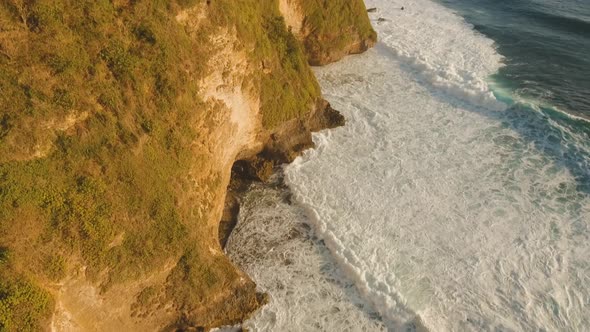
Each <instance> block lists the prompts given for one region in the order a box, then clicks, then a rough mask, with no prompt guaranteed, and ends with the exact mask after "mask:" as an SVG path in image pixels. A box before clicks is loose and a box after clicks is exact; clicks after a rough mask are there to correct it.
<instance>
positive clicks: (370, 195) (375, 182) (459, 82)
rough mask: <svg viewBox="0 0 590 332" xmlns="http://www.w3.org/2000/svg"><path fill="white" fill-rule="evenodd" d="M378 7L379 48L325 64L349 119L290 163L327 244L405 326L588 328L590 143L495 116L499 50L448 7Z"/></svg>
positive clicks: (529, 116) (517, 113) (553, 127)
mask: <svg viewBox="0 0 590 332" xmlns="http://www.w3.org/2000/svg"><path fill="white" fill-rule="evenodd" d="M367 5H368V6H369V7H377V8H379V11H378V12H377V14H375V16H374V18H378V17H383V18H386V19H387V20H388V21H385V22H381V23H380V24H376V28H377V29H378V32H379V35H380V36H381V43H380V44H379V45H378V46H377V47H376V49H375V50H371V51H369V52H368V53H367V54H364V55H361V56H357V57H353V58H349V59H347V60H345V61H344V62H343V63H339V64H335V65H331V66H328V67H326V68H321V69H318V70H317V74H318V76H319V79H320V83H321V85H322V87H323V89H324V92H325V95H326V98H327V99H328V100H329V101H330V102H331V103H332V104H333V105H334V106H335V108H337V109H339V110H340V111H342V112H343V113H344V114H345V116H346V117H347V118H348V123H347V126H345V127H343V128H339V129H336V130H334V131H331V132H327V133H321V134H318V135H316V136H315V138H314V139H315V141H316V143H317V145H318V148H317V149H316V150H310V151H308V152H307V153H306V154H305V155H304V156H303V157H302V158H299V159H297V160H296V161H295V162H294V163H293V164H292V165H289V166H287V167H286V170H285V172H286V180H287V183H288V184H289V186H290V187H291V188H292V190H293V192H294V195H295V197H296V199H297V201H298V202H300V203H301V204H302V205H303V206H305V207H306V208H307V209H308V215H310V216H311V218H310V222H312V224H313V225H314V230H315V232H316V233H317V235H318V236H319V237H320V238H322V239H323V240H324V241H325V243H326V246H327V247H328V248H329V249H330V251H331V253H332V255H333V257H334V259H335V261H337V262H338V264H339V265H340V266H341V268H342V270H343V271H345V272H346V273H347V275H348V277H349V279H350V280H351V281H353V282H354V284H355V285H356V287H357V289H358V290H359V293H360V294H361V295H362V296H363V297H364V298H365V300H366V301H367V302H368V303H370V304H371V305H372V306H373V307H374V309H375V310H377V311H378V312H379V313H380V314H381V315H382V317H383V318H384V320H385V322H386V323H387V324H388V325H389V327H390V328H392V329H394V330H395V329H397V328H399V327H400V326H408V324H416V325H420V324H423V325H424V326H426V327H427V328H429V329H430V330H433V331H447V330H448V331H464V330H468V331H472V330H495V329H498V330H508V331H510V330H514V331H521V330H526V331H529V330H530V331H532V330H542V329H545V330H584V329H586V328H588V327H589V326H590V321H589V319H590V309H589V308H590V307H589V304H590V289H589V288H588V287H589V286H588V285H589V281H590V280H589V279H590V277H589V275H590V264H589V263H588V262H587V260H586V258H587V257H589V255H590V242H589V241H588V238H589V235H590V231H589V229H588V223H589V222H590V199H589V196H588V194H589V193H588V183H587V181H588V179H589V174H588V165H589V161H588V155H587V154H586V153H585V152H584V151H587V146H586V142H584V141H582V140H581V139H582V137H579V136H576V135H574V134H573V133H571V132H568V128H563V127H560V126H559V125H558V124H557V123H553V122H552V121H549V120H548V119H546V117H544V116H543V115H542V114H539V113H535V112H532V111H526V110H524V109H515V108H511V109H508V110H505V111H502V112H498V111H496V110H497V109H500V108H499V107H498V108H497V107H495V106H494V105H497V104H496V101H495V99H494V98H493V96H491V95H490V93H489V88H488V87H487V85H486V83H485V78H486V77H487V76H488V75H489V74H492V73H493V72H494V71H495V70H497V69H498V68H499V66H500V61H501V57H500V56H498V55H497V54H496V53H495V50H494V48H493V45H492V43H491V42H490V41H488V40H486V39H485V38H484V37H482V36H480V35H478V34H476V33H474V32H472V31H471V30H470V27H469V26H468V25H466V24H465V23H464V22H463V21H462V20H461V19H460V18H458V17H456V16H455V15H454V14H452V13H451V12H449V11H448V10H446V9H444V8H443V7H440V6H438V5H435V4H432V3H430V2H427V1H413V2H412V3H410V4H408V3H405V4H402V3H401V2H399V1H385V0H381V1H378V0H373V1H367ZM402 5H404V6H405V10H404V11H401V10H400V9H399V8H400V7H401V6H402ZM405 16H409V17H405ZM435 23H436V24H435ZM408 68H410V70H408ZM433 87H434V88H436V89H433ZM415 316H417V317H419V321H420V322H421V323H415V321H416V318H415ZM412 321H414V323H412Z"/></svg>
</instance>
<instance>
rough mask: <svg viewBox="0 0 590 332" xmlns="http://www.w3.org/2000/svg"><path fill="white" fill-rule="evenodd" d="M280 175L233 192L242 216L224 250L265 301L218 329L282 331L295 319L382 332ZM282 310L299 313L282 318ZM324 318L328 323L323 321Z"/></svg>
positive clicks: (315, 326) (280, 169) (280, 172)
mask: <svg viewBox="0 0 590 332" xmlns="http://www.w3.org/2000/svg"><path fill="white" fill-rule="evenodd" d="M283 172H284V171H283V167H282V166H277V167H275V168H274V172H273V174H272V176H271V177H270V178H269V179H268V180H267V181H264V182H263V181H246V182H247V183H248V184H247V185H245V184H244V182H242V184H243V185H244V187H242V189H245V190H243V191H240V192H238V193H234V194H236V195H237V197H235V198H236V199H237V200H238V201H239V202H240V205H241V212H240V213H241V214H242V215H240V216H239V222H238V224H237V225H236V227H235V228H234V229H233V231H232V234H231V237H230V239H229V241H228V243H227V246H226V248H225V250H224V252H225V254H226V255H227V256H228V257H229V258H230V260H231V261H232V263H233V264H236V266H237V267H238V268H239V269H240V270H242V271H244V272H245V273H246V274H247V275H248V276H249V277H250V278H252V280H253V281H254V282H255V283H256V285H257V290H258V291H260V292H264V294H265V296H267V299H268V302H267V303H265V304H264V306H262V307H261V308H260V309H259V310H257V311H255V312H254V313H253V315H252V316H251V317H249V318H248V319H246V320H244V321H243V322H241V323H240V324H239V325H235V326H233V327H222V328H220V329H219V330H217V331H241V329H245V330H250V329H253V330H257V329H258V328H260V329H261V330H269V329H270V330H274V329H277V330H283V329H285V328H287V329H288V327H289V326H291V325H292V324H294V323H295V321H299V323H300V324H309V325H310V326H308V328H312V329H316V330H317V329H319V330H338V328H337V327H335V326H330V324H338V322H342V321H343V320H344V319H347V318H350V317H354V318H353V320H354V321H356V322H360V324H361V325H363V326H368V327H370V328H369V329H368V330H375V331H385V330H386V327H385V323H384V322H383V320H382V318H381V317H380V315H379V314H378V313H377V312H376V311H375V310H373V309H372V306H371V305H370V304H369V303H367V302H366V301H365V300H364V299H363V298H362V296H361V295H360V293H359V292H358V290H357V289H356V287H354V284H353V282H352V281H351V280H349V278H347V276H346V274H345V273H344V271H342V270H341V268H340V266H339V264H338V263H337V262H336V261H334V259H333V257H332V254H331V252H330V250H329V249H328V247H327V246H326V244H325V243H324V241H323V240H321V239H320V238H318V236H317V234H316V232H315V231H314V229H313V226H312V225H311V224H310V221H309V217H308V215H307V213H306V211H305V208H304V207H303V206H301V205H300V204H299V203H298V202H296V201H295V200H294V198H293V193H292V191H291V189H290V188H289V187H288V185H287V184H286V182H285V179H284V173H283ZM320 304H321V305H320ZM308 307H315V309H313V310H310V309H308ZM284 309H288V310H289V312H297V313H296V314H295V315H294V316H291V315H287V316H284V315H282V313H284V312H285V310H284ZM319 312H323V314H324V315H322V314H320V313H319ZM326 314H328V315H329V317H331V318H330V322H326V321H323V320H322V319H323V318H325V317H326ZM310 315H313V318H312V319H310ZM277 317H278V318H277ZM275 318H276V319H277V320H278V321H275ZM275 324H276V325H275ZM281 324H282V325H281ZM285 324H286V325H285ZM318 324H321V327H320V325H318ZM341 324H342V323H341ZM297 326H299V325H297ZM342 326H344V325H341V326H340V327H342ZM301 327H302V328H304V326H301Z"/></svg>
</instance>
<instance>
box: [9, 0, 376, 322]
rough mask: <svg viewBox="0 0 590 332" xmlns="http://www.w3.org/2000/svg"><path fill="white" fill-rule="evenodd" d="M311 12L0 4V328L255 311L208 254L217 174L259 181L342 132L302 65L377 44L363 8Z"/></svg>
mask: <svg viewBox="0 0 590 332" xmlns="http://www.w3.org/2000/svg"><path fill="white" fill-rule="evenodd" d="M319 3H320V1H306V0H300V1H298V0H293V1H288V0H287V1H283V0H280V1H279V0H262V1H261V0H251V1H240V2H235V1H233V0H210V1H209V0H208V1H198V0H176V1H169V2H152V1H148V0H136V1H125V0H120V1H90V0H88V1H78V0H52V1H49V0H38V1H20V0H7V1H4V2H3V3H1V4H0V51H1V52H0V53H1V54H0V75H1V77H2V78H1V81H0V89H1V90H2V91H3V94H2V95H1V96H0V102H1V103H2V105H3V109H1V110H0V330H7V331H16V330H41V329H51V330H53V331H71V330H83V331H116V330H121V331H123V330H125V331H139V330H175V329H182V330H186V329H196V330H199V329H209V328H212V327H216V326H221V325H227V324H235V323H239V322H240V321H242V320H244V319H245V318H247V317H248V316H249V315H250V314H251V313H252V312H253V311H255V310H257V309H258V308H259V307H260V306H261V305H262V304H264V303H265V301H266V298H265V295H264V294H259V293H257V292H256V285H255V284H254V283H253V282H252V281H251V280H250V279H249V277H248V276H247V275H245V274H244V273H243V272H241V271H239V270H238V269H236V268H235V267H234V266H233V264H232V263H231V262H230V261H229V260H228V258H227V257H226V256H225V255H224V253H223V249H222V242H223V239H222V237H223V236H220V234H223V233H224V231H223V230H221V231H220V220H222V219H223V220H229V222H230V223H231V215H232V211H231V210H232V207H231V204H229V205H227V206H228V208H227V209H225V210H226V211H224V206H226V204H225V202H226V201H227V200H228V199H227V198H226V191H227V189H228V185H229V183H230V177H231V174H232V168H233V169H234V171H239V172H241V174H242V176H244V174H246V175H247V176H251V177H253V178H258V179H264V178H265V177H267V176H268V175H269V172H271V171H272V167H273V166H274V165H277V164H279V163H284V162H290V161H292V160H293V159H294V158H295V157H296V156H297V155H298V154H300V153H301V152H302V151H303V150H304V149H307V148H309V147H312V145H313V142H312V140H311V132H312V131H317V130H320V129H324V128H331V127H334V126H338V125H342V124H344V119H343V117H342V116H341V115H340V114H339V113H338V112H337V111H335V110H333V109H332V108H331V107H330V106H329V104H328V103H327V102H325V101H324V100H323V99H322V96H321V92H320V89H319V85H318V83H317V81H316V80H315V77H314V76H313V72H312V71H311V69H310V68H309V66H308V62H309V63H312V64H323V63H327V62H331V61H335V60H337V59H338V58H339V57H341V56H343V55H345V54H349V53H356V52H361V51H363V50H365V49H366V48H367V47H370V46H371V45H372V43H374V40H375V35H374V32H373V31H372V29H370V31H368V30H367V24H368V18H367V17H366V11H365V9H364V5H363V4H362V1H360V0H359V1H358V2H357V1H356V0H355V1H349V0H333V1H331V2H330V3H331V4H332V5H330V6H329V7H327V8H325V7H321V6H320V7H318V4H319ZM279 10H280V11H279ZM336 17H338V19H336ZM285 22H287V24H288V25H289V26H291V31H292V32H293V33H291V32H290V31H289V28H288V26H287V24H285ZM332 22H335V23H334V24H332ZM368 27H369V28H370V25H369V26H368ZM367 31H368V32H367ZM343 34H346V35H347V36H353V37H352V39H350V38H348V37H346V38H342V37H341V35H343ZM229 200H231V198H229ZM234 212H235V211H234ZM224 215H225V216H224ZM228 216H229V217H228ZM229 226H230V227H229V228H231V225H229ZM225 233H227V232H225ZM220 240H221V241H220Z"/></svg>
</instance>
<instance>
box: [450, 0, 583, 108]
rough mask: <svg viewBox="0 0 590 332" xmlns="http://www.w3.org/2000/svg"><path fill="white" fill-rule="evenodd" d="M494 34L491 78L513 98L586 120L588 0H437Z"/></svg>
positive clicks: (489, 34) (476, 28)
mask: <svg viewBox="0 0 590 332" xmlns="http://www.w3.org/2000/svg"><path fill="white" fill-rule="evenodd" d="M441 2H442V4H444V5H445V6H447V7H449V8H451V9H453V10H455V11H457V13H458V14H460V15H461V16H463V17H464V18H465V20H466V21H467V22H469V23H470V24H472V25H473V26H474V29H475V30H477V31H479V32H481V33H482V34H484V35H486V36H487V37H489V38H491V39H493V40H494V41H495V42H496V45H497V48H498V52H499V53H500V54H501V55H503V56H504V57H505V59H504V64H505V66H504V67H503V68H501V69H500V71H499V72H498V73H497V74H496V75H494V76H493V80H494V81H495V83H496V84H497V85H499V86H501V87H502V88H504V89H506V90H508V91H510V92H512V93H513V94H514V95H515V96H516V97H519V98H524V99H527V100H534V101H535V103H538V104H539V105H540V106H545V107H554V108H557V109H559V110H561V111H564V112H567V113H569V114H573V115H576V116H580V117H584V118H586V119H590V1H587V0H513V1H493V0H441Z"/></svg>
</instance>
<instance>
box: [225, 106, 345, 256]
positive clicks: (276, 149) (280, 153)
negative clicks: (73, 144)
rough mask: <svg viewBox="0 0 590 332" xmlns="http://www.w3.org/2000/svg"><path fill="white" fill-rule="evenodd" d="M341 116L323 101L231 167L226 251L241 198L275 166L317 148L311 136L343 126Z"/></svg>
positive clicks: (288, 123) (286, 124)
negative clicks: (249, 155)
mask: <svg viewBox="0 0 590 332" xmlns="http://www.w3.org/2000/svg"><path fill="white" fill-rule="evenodd" d="M345 123H346V120H345V118H344V116H342V114H340V113H339V112H338V111H337V110H335V109H333V108H332V106H331V105H330V104H329V103H328V102H326V101H324V100H322V101H321V102H319V103H318V105H317V108H316V110H315V112H313V113H312V114H311V116H310V117H309V118H307V119H305V120H302V119H293V120H291V121H289V122H287V123H285V124H283V125H282V126H281V127H280V128H278V130H276V131H275V132H274V133H273V134H271V135H270V137H269V140H268V142H267V143H266V145H265V147H264V149H263V150H262V152H260V153H258V154H256V155H254V156H251V157H249V158H245V159H241V160H238V161H236V162H235V163H234V165H233V167H232V173H231V179H230V184H229V186H228V191H227V194H226V198H225V206H224V210H223V216H222V218H221V221H220V224H219V241H220V244H221V246H222V248H225V245H226V243H227V240H228V239H229V236H230V235H231V232H232V230H233V229H234V227H235V226H236V224H237V222H238V214H239V211H240V206H239V199H238V198H239V197H240V196H241V195H242V194H243V193H244V192H245V191H246V190H247V189H248V187H249V185H250V184H251V183H252V182H255V181H261V182H266V181H267V180H268V179H269V178H270V176H271V175H272V174H273V172H274V169H275V167H276V166H278V165H281V164H285V163H291V162H292V161H293V160H295V158H297V157H298V156H299V155H301V153H302V152H303V151H305V150H306V149H310V148H313V147H314V143H313V141H312V137H311V133H312V132H317V131H320V130H323V129H333V128H336V127H340V126H344V125H345Z"/></svg>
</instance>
